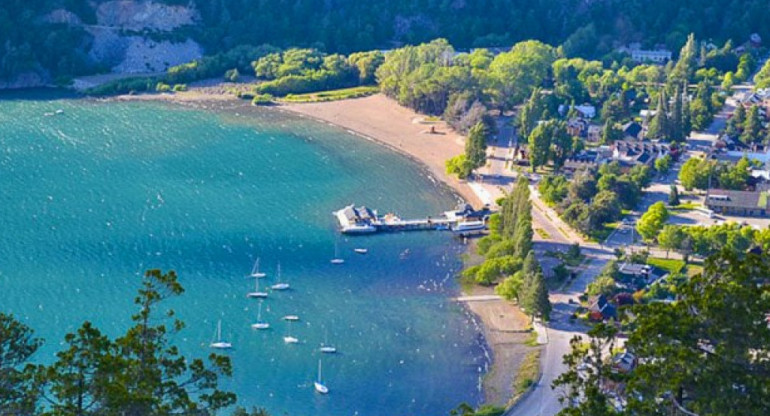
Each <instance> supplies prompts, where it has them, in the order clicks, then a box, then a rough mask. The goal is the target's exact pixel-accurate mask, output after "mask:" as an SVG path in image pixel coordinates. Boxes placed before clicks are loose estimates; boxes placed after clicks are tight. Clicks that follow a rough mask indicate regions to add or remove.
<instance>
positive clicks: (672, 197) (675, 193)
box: [668, 184, 679, 207]
mask: <svg viewBox="0 0 770 416" xmlns="http://www.w3.org/2000/svg"><path fill="white" fill-rule="evenodd" d="M668 205H670V206H672V207H673V206H677V205H679V190H678V189H677V187H676V185H673V184H672V185H671V190H670V191H669V193H668Z"/></svg>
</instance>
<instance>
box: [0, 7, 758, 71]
mask: <svg viewBox="0 0 770 416" xmlns="http://www.w3.org/2000/svg"><path fill="white" fill-rule="evenodd" d="M157 2H160V3H166V4H177V5H187V4H190V3H191V4H193V5H195V7H196V8H197V9H198V11H199V13H200V17H201V21H200V23H199V24H197V25H194V26H190V27H182V28H180V29H177V31H176V32H174V33H173V34H164V35H163V36H169V37H172V38H174V39H181V38H185V37H191V38H193V39H195V40H196V41H198V42H199V43H201V44H202V45H203V46H204V48H205V50H206V52H207V53H208V54H215V53H218V52H221V51H225V50H229V49H231V48H233V47H236V46H238V45H262V44H272V45H275V46H278V47H289V46H302V47H316V48H318V49H320V50H324V51H326V52H329V53H336V52H340V53H349V52H353V51H359V50H372V49H390V48H392V47H394V46H399V45H402V44H405V43H419V42H424V41H427V40H430V39H434V38H437V37H443V38H446V39H448V40H449V42H450V43H451V44H452V45H454V46H455V47H457V48H460V49H464V48H471V47H477V46H485V47H489V46H505V47H510V45H512V44H513V43H515V42H517V41H521V40H524V39H536V40H540V41H543V42H545V43H548V44H552V45H563V49H564V54H565V55H566V56H568V57H572V56H583V57H589V58H598V57H601V56H602V55H604V54H606V53H609V52H611V51H612V50H613V49H614V48H615V47H617V46H619V45H621V44H625V43H628V42H631V41H639V42H642V43H643V45H648V46H649V45H653V44H657V43H662V44H665V45H666V46H667V47H668V48H669V49H671V50H678V49H679V48H680V47H681V46H682V45H683V44H684V42H685V40H686V37H687V35H688V34H689V33H694V34H695V36H696V37H697V38H699V39H713V40H715V41H716V42H717V43H720V44H721V43H722V42H724V41H725V40H727V39H732V40H733V41H734V42H735V43H736V44H739V43H742V42H744V41H745V40H746V39H747V38H748V36H749V35H750V34H751V33H753V32H758V33H759V34H760V35H762V36H763V37H764V38H765V39H767V38H770V27H768V25H767V24H766V16H767V6H768V4H767V1H766V0H732V1H729V2H725V1H721V0H699V1H695V0H686V1H676V2H672V1H666V0H645V1H642V0H632V1H626V0H606V1H591V2H588V1H583V0H561V1H556V2H555V1H552V0H534V1H533V0H478V1H468V0H453V1H446V0H441V1H438V0H419V1H414V0H384V1H379V2H360V1H352V0H291V1H288V0H256V1H255V0H217V1H210V0H157ZM101 3H105V1H104V0H91V1H87V0H24V1H23V0H4V1H3V5H2V7H1V8H0V79H8V78H11V77H13V76H15V75H18V74H20V73H24V72H29V71H35V72H38V73H47V74H50V75H51V77H52V78H66V77H68V76H72V75H75V74H84V73H92V72H96V71H99V70H104V69H105V68H102V67H101V66H100V65H99V63H98V62H92V61H90V59H89V57H88V54H87V51H88V50H89V47H90V43H91V42H92V39H91V35H89V34H88V33H87V31H85V30H84V29H83V28H81V27H69V26H67V25H64V24H51V23H46V20H45V19H44V18H43V17H44V16H46V15H47V14H48V13H50V12H51V11H53V10H56V9H61V8H64V9H66V10H69V11H71V12H73V13H75V14H76V15H77V17H78V18H79V19H80V20H81V21H82V22H83V24H86V25H87V24H94V23H96V12H95V7H96V6H98V5H99V4H101ZM156 35H157V34H156Z"/></svg>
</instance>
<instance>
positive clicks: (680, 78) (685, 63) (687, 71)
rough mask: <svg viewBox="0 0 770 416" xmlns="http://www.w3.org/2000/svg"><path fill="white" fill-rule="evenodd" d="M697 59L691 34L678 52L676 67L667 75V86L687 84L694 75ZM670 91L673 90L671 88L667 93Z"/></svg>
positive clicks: (696, 49) (696, 47)
mask: <svg viewBox="0 0 770 416" xmlns="http://www.w3.org/2000/svg"><path fill="white" fill-rule="evenodd" d="M697 59H698V46H697V44H696V42H695V35H694V34H692V33H691V34H690V35H689V36H688V37H687V42H685V44H684V46H682V49H681V50H680V51H679V59H677V61H676V65H674V68H673V69H672V70H671V73H670V74H669V77H668V80H669V85H670V86H673V85H682V83H687V82H689V81H690V79H691V78H692V76H693V74H694V73H695V68H696V66H697V63H698V61H697ZM671 90H673V88H669V91H671Z"/></svg>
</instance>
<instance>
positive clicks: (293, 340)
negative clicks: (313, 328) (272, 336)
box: [283, 321, 299, 344]
mask: <svg viewBox="0 0 770 416" xmlns="http://www.w3.org/2000/svg"><path fill="white" fill-rule="evenodd" d="M283 342H285V343H286V344H297V343H299V339H297V338H296V337H293V336H291V321H289V326H288V328H287V330H286V335H285V336H284V337H283Z"/></svg>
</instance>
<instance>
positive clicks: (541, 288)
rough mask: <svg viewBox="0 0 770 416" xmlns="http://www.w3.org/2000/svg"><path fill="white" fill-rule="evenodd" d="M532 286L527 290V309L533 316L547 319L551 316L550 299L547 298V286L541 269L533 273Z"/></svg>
mask: <svg viewBox="0 0 770 416" xmlns="http://www.w3.org/2000/svg"><path fill="white" fill-rule="evenodd" d="M532 286H533V287H532V288H531V289H530V291H529V296H530V297H531V299H530V300H529V308H528V309H527V310H528V311H529V313H530V315H531V316H532V317H533V318H540V319H542V320H544V321H547V320H549V319H550V317H551V308H552V307H551V300H550V299H548V286H547V284H546V281H545V276H544V275H543V272H542V270H541V271H538V272H537V273H535V276H534V277H533V278H532Z"/></svg>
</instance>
